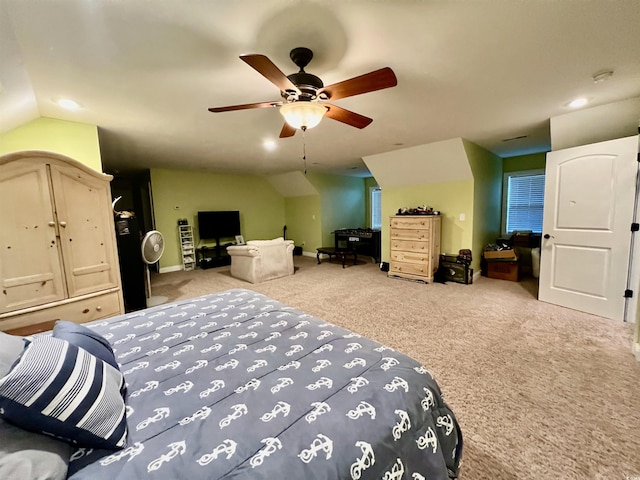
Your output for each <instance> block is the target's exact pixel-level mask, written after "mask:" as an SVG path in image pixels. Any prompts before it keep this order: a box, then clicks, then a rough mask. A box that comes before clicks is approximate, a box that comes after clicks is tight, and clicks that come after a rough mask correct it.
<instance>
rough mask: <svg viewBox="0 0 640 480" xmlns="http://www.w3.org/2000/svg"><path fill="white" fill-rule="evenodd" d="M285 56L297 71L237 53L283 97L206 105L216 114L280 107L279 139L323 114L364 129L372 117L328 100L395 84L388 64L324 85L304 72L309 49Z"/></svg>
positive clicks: (312, 123) (310, 125) (310, 124)
mask: <svg viewBox="0 0 640 480" xmlns="http://www.w3.org/2000/svg"><path fill="white" fill-rule="evenodd" d="M289 57H290V58H291V60H292V61H293V63H295V64H296V65H297V66H298V67H299V68H300V71H299V72H298V73H292V74H291V75H285V74H284V73H282V71H281V70H280V69H279V68H278V67H276V65H275V64H274V63H273V62H272V61H271V60H269V58H267V57H266V56H265V55H259V54H250V55H240V60H242V61H243V62H245V63H246V64H247V65H249V66H250V67H252V68H253V69H254V70H256V71H257V72H258V73H260V74H261V75H262V76H264V77H265V78H266V79H267V80H269V81H270V82H271V83H273V84H274V85H275V86H276V87H278V88H279V89H280V95H281V96H282V98H283V99H284V100H281V101H273V102H261V103H247V104H244V105H232V106H229V107H215V108H210V109H209V111H210V112H215V113H219V112H230V111H234V110H247V109H251V108H265V107H280V113H281V114H282V116H283V117H284V118H285V124H284V126H283V127H282V131H281V132H280V138H285V137H291V136H293V135H295V133H296V129H300V130H303V131H304V130H306V129H308V128H313V127H315V126H316V125H318V124H319V123H320V121H321V120H322V118H323V117H325V116H326V117H329V118H331V119H333V120H337V121H338V122H342V123H346V124H347V125H351V126H352V127H356V128H364V127H366V126H367V125H369V124H370V123H371V122H372V121H373V119H371V118H369V117H365V116H364V115H360V114H358V113H355V112H352V111H350V110H346V109H344V108H341V107H338V106H336V105H333V104H331V103H328V101H329V100H338V99H340V98H345V97H351V96H353V95H360V94H362V93H368V92H374V91H376V90H382V89H385V88H389V87H395V86H396V85H397V84H398V80H397V79H396V75H395V74H394V73H393V70H391V68H389V67H384V68H381V69H379V70H375V71H373V72H369V73H365V74H364V75H360V76H357V77H353V78H350V79H348V80H344V81H342V82H338V83H334V84H333V85H328V86H325V85H324V83H322V80H321V79H320V78H318V77H317V76H315V75H313V74H311V73H307V72H305V71H304V67H306V66H307V65H308V64H309V62H310V61H311V59H312V58H313V52H312V51H311V50H310V49H308V48H305V47H297V48H294V49H293V50H291V52H290V53H289Z"/></svg>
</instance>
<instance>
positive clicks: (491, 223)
mask: <svg viewBox="0 0 640 480" xmlns="http://www.w3.org/2000/svg"><path fill="white" fill-rule="evenodd" d="M464 147H465V150H466V152H467V158H468V159H469V166H470V167H471V171H472V172H473V219H472V221H473V225H472V227H471V228H472V231H473V237H472V245H471V247H470V248H471V249H472V252H473V263H472V268H473V269H474V270H475V271H476V272H479V271H480V258H481V256H482V251H483V249H484V247H485V245H487V244H488V243H494V242H495V241H496V239H497V238H498V237H499V236H500V221H501V214H502V208H501V201H502V170H503V166H502V159H501V158H500V157H499V156H497V155H495V154H493V153H491V152H489V151H488V150H485V149H484V148H482V147H480V146H478V145H476V144H475V143H472V142H469V141H467V140H464Z"/></svg>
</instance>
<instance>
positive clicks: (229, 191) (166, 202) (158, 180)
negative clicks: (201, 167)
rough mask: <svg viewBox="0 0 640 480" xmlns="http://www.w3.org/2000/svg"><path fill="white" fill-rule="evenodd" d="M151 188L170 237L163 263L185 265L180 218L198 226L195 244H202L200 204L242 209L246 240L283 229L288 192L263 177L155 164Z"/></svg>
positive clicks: (272, 235) (161, 227) (277, 234)
mask: <svg viewBox="0 0 640 480" xmlns="http://www.w3.org/2000/svg"><path fill="white" fill-rule="evenodd" d="M151 188H152V190H153V210H154V215H155V221H156V229H157V230H159V231H160V232H162V233H163V234H164V238H165V251H164V255H163V256H162V258H161V259H160V268H161V269H163V268H168V267H175V266H178V265H179V266H182V257H181V252H180V245H179V242H178V219H179V218H186V219H187V220H188V222H189V225H192V226H193V227H194V228H193V229H194V237H195V239H196V245H198V244H199V241H200V239H199V238H198V228H197V226H198V221H197V216H198V211H201V210H239V211H240V228H241V231H242V235H243V236H244V238H245V240H258V239H271V238H276V237H281V236H282V235H283V227H284V225H285V224H286V222H285V202H284V197H282V195H280V194H279V193H278V192H276V190H275V189H274V188H273V187H272V186H271V184H270V183H269V182H268V181H267V180H266V179H264V178H262V177H259V176H255V175H229V174H217V173H204V172H196V171H186V170H165V169H151ZM176 207H178V209H176ZM287 237H289V235H287ZM232 240H233V239H232ZM202 245H212V243H210V242H209V243H202V244H201V245H200V246H202Z"/></svg>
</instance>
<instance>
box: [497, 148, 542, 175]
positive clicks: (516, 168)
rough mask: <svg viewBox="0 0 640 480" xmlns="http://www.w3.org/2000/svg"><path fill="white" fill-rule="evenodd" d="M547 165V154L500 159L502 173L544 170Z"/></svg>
mask: <svg viewBox="0 0 640 480" xmlns="http://www.w3.org/2000/svg"><path fill="white" fill-rule="evenodd" d="M546 164H547V154H546V153H545V152H541V153H532V154H530V155H520V156H518V157H509V158H504V159H502V171H503V172H505V173H506V172H520V171H523V170H537V169H540V168H541V169H543V170H544V168H545V166H546Z"/></svg>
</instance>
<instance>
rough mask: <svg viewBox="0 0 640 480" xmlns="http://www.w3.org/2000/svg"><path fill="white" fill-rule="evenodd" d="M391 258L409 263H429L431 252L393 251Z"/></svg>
mask: <svg viewBox="0 0 640 480" xmlns="http://www.w3.org/2000/svg"><path fill="white" fill-rule="evenodd" d="M391 260H392V261H395V262H407V263H424V264H426V263H428V262H429V253H428V252H425V253H420V252H402V251H397V252H396V251H393V250H392V251H391Z"/></svg>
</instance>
